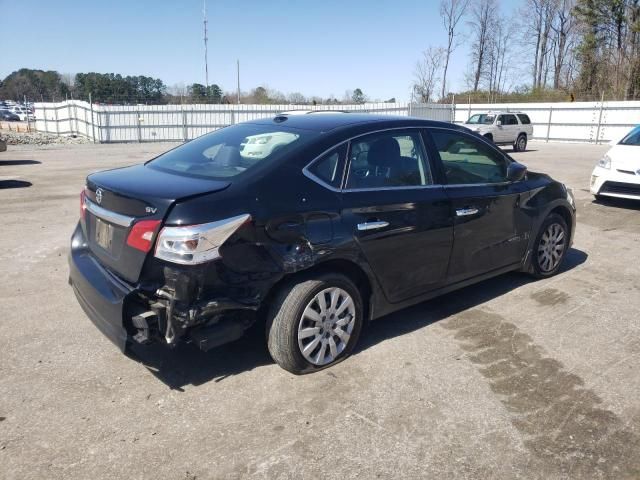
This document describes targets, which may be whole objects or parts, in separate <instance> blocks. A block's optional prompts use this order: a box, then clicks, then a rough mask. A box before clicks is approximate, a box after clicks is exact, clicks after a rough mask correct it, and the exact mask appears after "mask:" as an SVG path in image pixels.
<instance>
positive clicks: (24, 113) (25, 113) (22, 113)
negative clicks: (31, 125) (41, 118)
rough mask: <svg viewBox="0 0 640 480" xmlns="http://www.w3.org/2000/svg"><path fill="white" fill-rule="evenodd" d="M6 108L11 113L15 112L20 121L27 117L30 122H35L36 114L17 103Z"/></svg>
mask: <svg viewBox="0 0 640 480" xmlns="http://www.w3.org/2000/svg"><path fill="white" fill-rule="evenodd" d="M8 110H9V111H10V112H11V113H15V114H16V115H17V116H18V117H20V121H22V122H26V121H27V119H28V120H29V121H30V122H35V121H36V116H35V115H34V114H33V113H31V111H30V110H28V109H26V108H25V107H21V106H18V105H12V106H10V107H8Z"/></svg>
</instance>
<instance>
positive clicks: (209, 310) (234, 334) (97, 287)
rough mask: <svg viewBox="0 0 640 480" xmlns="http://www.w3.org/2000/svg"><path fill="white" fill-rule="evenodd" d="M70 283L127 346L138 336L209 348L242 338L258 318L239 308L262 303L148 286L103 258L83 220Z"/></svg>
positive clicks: (112, 336) (102, 326) (92, 315)
mask: <svg viewBox="0 0 640 480" xmlns="http://www.w3.org/2000/svg"><path fill="white" fill-rule="evenodd" d="M175 280H178V283H179V284H180V285H181V286H185V285H187V284H188V283H190V282H189V279H188V278H185V276H184V275H182V276H178V277H176V278H174V282H172V283H176V282H175ZM69 283H70V285H71V286H72V288H73V291H74V293H75V295H76V298H77V299H78V303H79V304H80V306H81V307H82V309H83V310H84V311H85V313H86V314H87V316H88V317H89V319H90V320H91V321H92V322H93V323H94V325H95V326H96V327H98V329H99V330H100V331H101V332H102V333H103V334H104V335H105V336H106V337H107V338H109V340H111V341H112V342H113V343H114V344H115V345H116V346H117V347H118V348H119V349H120V350H122V351H125V349H126V346H127V344H128V343H133V342H135V343H140V344H146V343H151V342H157V343H162V344H165V345H170V346H172V345H174V344H176V343H177V342H179V341H186V342H189V343H193V344H195V345H196V346H197V347H198V348H200V349H201V350H204V351H207V350H210V349H212V348H214V347H217V346H219V345H223V344H225V343H228V342H231V341H234V340H237V339H238V338H240V337H241V336H242V335H243V334H244V332H245V330H246V329H247V328H248V327H249V326H250V325H251V324H252V323H253V321H252V320H251V319H250V317H248V316H247V315H242V314H238V313H239V312H242V313H247V312H251V313H255V310H257V309H258V306H259V303H258V302H247V303H240V302H237V301H234V300H232V299H229V298H218V299H215V300H209V301H199V302H194V303H191V302H185V301H184V300H186V298H184V297H181V293H182V294H184V295H186V294H185V292H176V285H172V287H173V288H170V289H166V288H165V289H158V290H157V291H156V292H155V293H153V294H150V293H149V292H143V291H141V289H140V288H138V287H137V286H134V285H130V284H128V283H126V282H124V281H123V280H121V279H120V278H118V277H117V276H116V275H114V274H113V273H111V272H110V271H109V270H108V269H106V268H104V267H103V266H102V265H101V264H100V263H99V262H98V260H97V259H96V258H95V256H94V255H93V254H92V253H91V251H90V249H89V247H88V245H87V242H86V239H85V237H84V233H83V231H82V228H81V227H80V225H78V226H77V227H76V230H75V231H74V233H73V236H72V239H71V251H70V254H69ZM178 290H179V289H178ZM186 290H190V289H186ZM169 332H171V334H169Z"/></svg>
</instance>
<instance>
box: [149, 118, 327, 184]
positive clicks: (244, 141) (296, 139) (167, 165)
mask: <svg viewBox="0 0 640 480" xmlns="http://www.w3.org/2000/svg"><path fill="white" fill-rule="evenodd" d="M313 136H315V133H314V132H311V131H308V130H296V129H293V128H286V127H283V126H282V125H275V126H272V125H251V124H239V125H234V126H231V127H226V128H223V129H220V130H216V131H215V132H213V133H209V134H207V135H203V136H202V137H199V138H196V139H195V140H192V141H190V142H188V143H185V144H183V145H181V146H179V147H178V148H174V149H173V150H170V151H168V152H167V153H165V154H163V155H160V156H159V157H158V158H156V159H155V160H152V161H151V162H149V163H148V164H147V165H148V166H149V167H151V168H157V169H159V170H164V171H168V172H171V173H178V174H185V175H191V176H197V177H211V178H220V177H235V176H236V175H240V174H241V173H243V172H245V171H247V170H250V169H251V168H253V167H254V166H256V165H258V164H261V163H264V162H268V161H270V160H271V159H272V158H274V157H276V156H279V155H281V154H283V153H285V152H287V151H288V150H291V149H292V148H293V147H294V146H297V145H299V144H300V143H302V142H304V141H306V140H307V139H309V138H312V137H313Z"/></svg>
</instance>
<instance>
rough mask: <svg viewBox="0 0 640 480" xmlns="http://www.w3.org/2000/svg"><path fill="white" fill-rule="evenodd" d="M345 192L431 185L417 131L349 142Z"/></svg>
mask: <svg viewBox="0 0 640 480" xmlns="http://www.w3.org/2000/svg"><path fill="white" fill-rule="evenodd" d="M349 160H350V161H349V172H348V176H347V189H363V188H366V189H370V188H373V189H375V188H389V187H412V186H421V185H429V184H431V183H432V177H431V172H430V170H429V168H428V163H427V161H426V156H425V154H424V150H423V148H422V140H421V138H420V134H419V132H418V131H408V132H403V131H396V130H394V131H389V132H381V133H375V134H372V135H367V136H364V137H359V138H357V139H355V140H353V141H352V142H351V150H350V151H349Z"/></svg>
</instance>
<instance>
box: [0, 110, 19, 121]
mask: <svg viewBox="0 0 640 480" xmlns="http://www.w3.org/2000/svg"><path fill="white" fill-rule="evenodd" d="M0 120H4V121H5V122H19V121H20V117H19V116H18V115H16V114H15V113H13V112H10V111H9V110H0Z"/></svg>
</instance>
